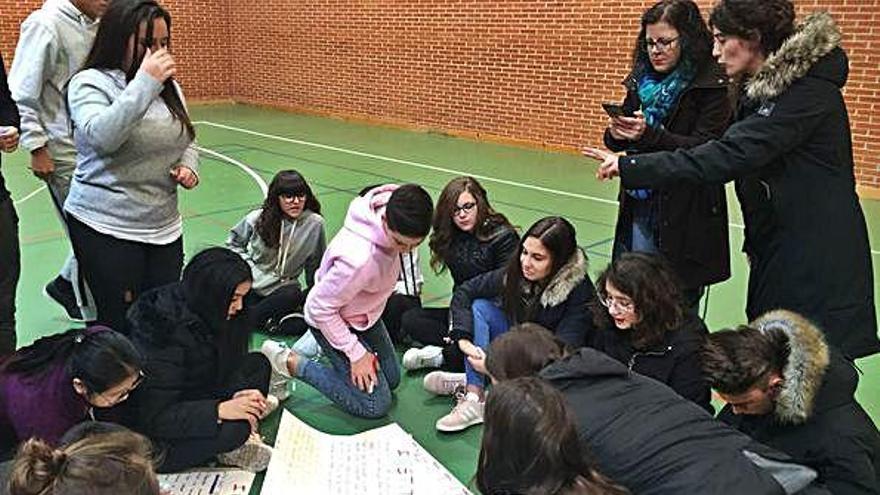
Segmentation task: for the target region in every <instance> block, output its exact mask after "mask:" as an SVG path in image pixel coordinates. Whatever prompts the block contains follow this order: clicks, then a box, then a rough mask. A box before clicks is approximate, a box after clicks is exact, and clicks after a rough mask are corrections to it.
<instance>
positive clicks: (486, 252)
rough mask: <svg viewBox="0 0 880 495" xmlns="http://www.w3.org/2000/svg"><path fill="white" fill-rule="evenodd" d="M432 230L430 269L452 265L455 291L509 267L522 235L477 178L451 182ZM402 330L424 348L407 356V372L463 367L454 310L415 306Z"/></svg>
mask: <svg viewBox="0 0 880 495" xmlns="http://www.w3.org/2000/svg"><path fill="white" fill-rule="evenodd" d="M432 225H433V229H432V231H431V240H430V241H429V245H430V247H431V268H433V269H434V272H435V273H437V274H438V275H440V274H442V273H443V272H444V271H446V270H447V269H448V270H449V274H450V275H451V276H452V282H453V286H452V292H453V293H454V292H455V289H457V288H458V286H460V285H461V284H463V283H464V282H466V281H468V280H470V279H471V278H473V277H476V276H477V275H482V274H484V273H486V272H491V271H493V270H497V269H499V268H503V267H505V266H507V262H508V261H509V260H510V257H511V256H513V253H514V252H516V248H517V242H518V241H519V236H518V235H517V233H516V229H514V227H513V225H511V224H510V222H509V221H508V220H507V217H505V216H504V215H502V214H501V213H498V212H496V211H495V210H494V209H493V208H492V205H491V204H490V203H489V194H488V193H487V192H486V190H485V189H483V186H481V185H480V183H479V182H477V180H476V179H474V178H473V177H456V178H455V179H452V180H451V181H449V183H448V184H446V187H444V188H443V191H442V192H441V193H440V197H439V198H438V199H437V207H436V208H435V209H434V219H433V224H432ZM401 331H402V332H403V334H404V335H405V336H406V337H408V338H411V339H412V340H414V341H416V342H418V343H420V344H423V345H424V347H413V348H411V349H409V350H407V351H406V352H405V353H404V354H403V367H404V368H405V369H408V370H416V369H420V368H440V367H442V368H443V369H444V370H446V371H452V372H459V373H460V372H462V371H464V355H463V354H462V352H461V349H459V348H458V345H456V344H455V343H454V342H452V343H450V342H449V340H448V338H447V337H448V336H449V308H448V307H445V308H421V307H420V308H415V309H411V310H409V311H407V312H406V313H404V315H403V321H402V323H401Z"/></svg>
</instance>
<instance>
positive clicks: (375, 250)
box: [303, 184, 400, 362]
mask: <svg viewBox="0 0 880 495" xmlns="http://www.w3.org/2000/svg"><path fill="white" fill-rule="evenodd" d="M397 187H398V186H397V185H394V184H388V185H385V186H380V187H377V188H374V189H372V190H370V191H369V192H368V193H366V194H365V195H364V196H358V197H356V198H354V200H352V202H351V204H350V205H349V207H348V213H347V214H346V216H345V222H344V224H343V226H342V229H340V230H339V232H338V233H337V234H336V237H334V238H333V240H332V241H330V245H329V246H327V251H326V252H325V253H324V258H323V259H322V260H321V266H320V267H319V268H318V271H317V273H316V274H315V286H314V287H312V290H311V291H309V295H308V297H307V298H306V303H305V306H304V308H303V309H304V313H305V318H306V322H308V324H309V325H310V326H312V327H313V328H317V329H319V330H320V331H321V333H322V334H323V335H324V337H326V338H327V341H328V342H329V343H330V345H332V346H333V348H335V349H338V350H339V351H341V352H343V353H345V355H346V356H348V359H349V360H350V361H352V362H354V361H357V360H358V359H360V358H362V357H363V356H364V354H365V353H366V352H367V351H366V348H364V346H363V345H362V344H361V343H360V341H359V340H358V338H357V335H355V334H354V333H353V332H352V330H355V331H358V330H360V331H363V330H367V329H369V328H370V327H372V326H373V325H374V324H375V323H376V321H378V320H379V318H380V317H381V316H382V311H383V310H384V309H385V303H386V302H387V301H388V297H390V296H391V293H392V292H393V291H394V285H395V284H396V283H397V278H398V276H399V274H400V260H399V259H398V257H397V251H396V250H395V249H394V248H393V245H392V242H391V240H390V239H389V238H388V235H387V234H386V233H385V228H384V226H383V218H384V216H385V206H386V205H387V204H388V200H389V199H391V193H392V192H394V190H395V189H397Z"/></svg>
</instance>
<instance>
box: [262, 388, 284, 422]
mask: <svg viewBox="0 0 880 495" xmlns="http://www.w3.org/2000/svg"><path fill="white" fill-rule="evenodd" d="M280 405H281V401H280V400H278V397H276V396H274V395H272V394H269V395H267V396H266V410H265V411H263V414H262V415H260V419H261V420H262V419H266V418H267V417H268V416H269V415H270V414H272V413H273V412H275V410H276V409H278V406H280Z"/></svg>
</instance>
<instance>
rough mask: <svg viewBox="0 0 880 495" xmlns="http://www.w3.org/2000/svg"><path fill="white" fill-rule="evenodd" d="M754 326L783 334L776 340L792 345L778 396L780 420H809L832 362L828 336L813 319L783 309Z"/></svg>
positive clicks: (756, 322) (790, 421)
mask: <svg viewBox="0 0 880 495" xmlns="http://www.w3.org/2000/svg"><path fill="white" fill-rule="evenodd" d="M753 325H754V326H755V328H757V329H758V330H760V331H761V332H764V334H766V335H769V336H771V337H780V338H774V341H777V342H778V345H780V346H787V347H788V349H787V351H788V359H787V360H786V363H785V367H784V369H783V370H782V376H783V380H784V383H783V385H782V389H781V390H780V391H779V396H778V397H777V398H776V410H775V412H774V415H775V417H776V420H777V421H778V422H780V423H784V424H800V423H803V422H805V421H807V420H808V419H809V418H810V416H811V414H812V413H813V407H814V406H815V401H816V395H817V394H818V392H819V388H820V387H821V386H822V381H823V379H824V377H825V371H826V370H827V369H828V363H829V362H830V356H829V352H828V345H827V344H826V343H825V337H824V336H823V335H822V332H821V331H820V330H819V328H818V327H816V325H815V324H813V323H812V322H811V321H809V320H807V319H806V318H804V317H803V316H801V315H799V314H797V313H793V312H791V311H786V310H781V309H779V310H775V311H770V312H769V313H765V314H763V315H762V316H760V317H759V318H758V319H757V320H755V321H754V322H753Z"/></svg>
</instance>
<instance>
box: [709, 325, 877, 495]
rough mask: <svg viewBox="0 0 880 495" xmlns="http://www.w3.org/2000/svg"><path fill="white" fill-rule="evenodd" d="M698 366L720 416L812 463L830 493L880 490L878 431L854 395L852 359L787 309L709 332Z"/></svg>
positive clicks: (864, 494) (857, 493) (865, 493)
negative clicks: (719, 405) (719, 404)
mask: <svg viewBox="0 0 880 495" xmlns="http://www.w3.org/2000/svg"><path fill="white" fill-rule="evenodd" d="M703 367H704V369H705V371H706V375H707V378H708V379H709V382H710V383H711V385H712V387H713V388H715V389H716V391H717V392H718V394H719V395H720V396H721V397H722V398H723V399H724V400H725V401H726V402H727V405H726V406H725V407H724V409H722V410H721V412H720V413H719V415H718V417H719V419H721V420H723V421H725V422H726V423H728V424H730V425H731V426H733V427H735V428H737V429H739V430H740V431H742V432H743V433H746V434H748V435H749V436H751V437H752V438H753V439H755V440H757V441H759V442H762V443H764V444H766V445H769V446H770V447H773V448H776V449H779V450H781V451H782V452H785V453H786V454H788V455H790V456H791V457H792V458H793V459H794V460H795V462H798V463H801V464H804V465H806V466H809V467H811V468H813V469H815V470H816V471H817V472H818V473H819V482H820V483H823V484H824V485H825V486H826V487H827V488H828V489H829V490H830V491H831V492H832V493H834V494H835V495H868V494H878V493H880V488H878V484H880V477H878V476H880V433H878V432H877V428H876V426H875V425H874V423H873V422H872V421H871V418H870V417H868V415H867V414H866V413H865V411H864V410H863V409H862V407H861V406H860V405H859V403H858V402H856V399H855V397H854V393H855V390H856V386H857V385H858V375H857V373H856V370H855V368H854V366H853V365H852V363H851V362H850V361H848V360H846V359H845V358H843V357H842V356H841V355H840V354H839V353H838V352H836V351H835V350H832V349H829V347H828V345H827V344H826V343H825V339H824V338H823V337H822V333H821V332H820V331H819V329H818V328H816V327H815V326H814V325H813V324H812V323H810V322H809V321H808V320H806V319H805V318H803V317H802V316H800V315H798V314H795V313H792V312H790V311H783V310H777V311H772V312H770V313H767V314H765V315H763V316H761V317H760V318H758V319H757V320H755V321H754V322H753V323H752V324H751V325H750V326H743V327H740V328H739V329H737V330H724V331H720V332H716V333H714V334H712V335H710V336H709V338H708V341H707V343H706V346H705V350H704V352H703Z"/></svg>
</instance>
